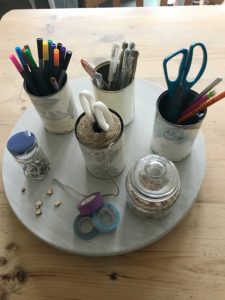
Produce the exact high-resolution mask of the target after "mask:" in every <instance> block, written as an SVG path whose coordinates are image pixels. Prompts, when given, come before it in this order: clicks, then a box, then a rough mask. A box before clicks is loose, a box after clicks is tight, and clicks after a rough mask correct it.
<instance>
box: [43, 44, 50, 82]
mask: <svg viewBox="0 0 225 300" xmlns="http://www.w3.org/2000/svg"><path fill="white" fill-rule="evenodd" d="M43 60H44V79H45V81H46V82H49V49H48V42H47V41H43Z"/></svg>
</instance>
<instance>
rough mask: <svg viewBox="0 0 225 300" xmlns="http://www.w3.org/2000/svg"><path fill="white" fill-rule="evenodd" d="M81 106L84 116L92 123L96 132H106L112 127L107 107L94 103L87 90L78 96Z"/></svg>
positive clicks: (99, 102)
mask: <svg viewBox="0 0 225 300" xmlns="http://www.w3.org/2000/svg"><path fill="white" fill-rule="evenodd" d="M79 98H80V103H81V106H82V108H83V110H84V112H85V113H86V115H87V116H88V117H89V118H90V119H91V121H92V122H93V125H94V128H95V129H96V131H97V132H99V129H100V131H102V130H103V131H108V130H109V129H110V128H112V126H113V117H112V113H111V112H110V111H109V109H108V107H107V106H106V105H105V104H104V103H102V102H101V101H96V100H95V98H94V96H93V95H92V94H91V93H90V92H89V91H87V90H83V91H82V92H80V94H79Z"/></svg>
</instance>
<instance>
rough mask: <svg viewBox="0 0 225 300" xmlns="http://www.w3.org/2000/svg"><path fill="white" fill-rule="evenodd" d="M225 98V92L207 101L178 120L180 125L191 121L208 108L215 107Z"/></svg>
mask: <svg viewBox="0 0 225 300" xmlns="http://www.w3.org/2000/svg"><path fill="white" fill-rule="evenodd" d="M224 97H225V91H224V92H222V93H220V94H218V95H216V96H214V97H212V98H210V99H209V100H207V101H205V102H204V103H202V104H200V105H199V106H198V107H196V108H194V109H193V110H192V111H190V112H189V113H187V114H185V115H184V116H182V117H181V118H179V119H178V123H183V122H184V121H186V120H188V119H190V118H191V117H193V116H194V115H195V114H196V113H198V112H200V111H202V110H205V109H206V108H207V107H209V106H211V105H213V104H214V103H216V102H218V101H219V100H221V99H223V98H224Z"/></svg>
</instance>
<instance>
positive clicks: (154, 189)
mask: <svg viewBox="0 0 225 300" xmlns="http://www.w3.org/2000/svg"><path fill="white" fill-rule="evenodd" d="M126 188H127V192H128V194H129V197H130V198H131V199H130V203H131V204H132V206H133V207H135V208H136V209H137V210H139V211H142V212H144V213H148V212H150V211H151V212H153V211H154V210H156V211H159V210H160V209H165V208H167V207H169V206H170V205H172V204H173V202H174V201H175V200H176V199H177V197H178V194H179V191H180V176H179V173H178V171H177V168H176V167H175V165H174V164H173V163H172V162H171V161H169V160H168V159H166V158H164V157H161V156H158V155H154V154H150V155H148V156H145V157H143V158H141V159H140V160H138V161H137V162H136V164H135V165H134V166H133V167H132V168H131V170H130V172H129V173H128V176H127V180H126Z"/></svg>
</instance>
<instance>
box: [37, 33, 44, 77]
mask: <svg viewBox="0 0 225 300" xmlns="http://www.w3.org/2000/svg"><path fill="white" fill-rule="evenodd" d="M37 49H38V61H39V68H40V70H41V72H43V39H42V38H37Z"/></svg>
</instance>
